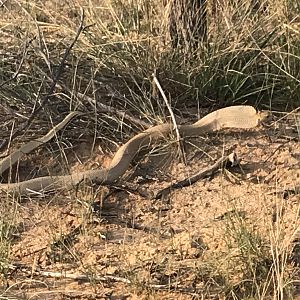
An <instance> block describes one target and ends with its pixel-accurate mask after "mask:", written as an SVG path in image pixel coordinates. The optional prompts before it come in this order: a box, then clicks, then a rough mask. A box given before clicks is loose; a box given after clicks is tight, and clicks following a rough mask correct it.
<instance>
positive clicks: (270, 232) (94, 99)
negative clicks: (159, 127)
mask: <svg viewBox="0 0 300 300" xmlns="http://www.w3.org/2000/svg"><path fill="white" fill-rule="evenodd" d="M167 2H168V1H160V0H89V1H88V0H86V1H85V0H72V1H57V0H51V1H50V0H49V1H45V0H41V1H38V0H26V1H25V0H24V1H14V0H6V1H2V4H1V3H0V22H1V29H0V30H1V34H0V64H1V67H0V78H1V81H0V87H1V88H0V97H1V103H0V121H1V122H0V126H1V132H0V147H1V151H2V156H4V155H6V154H7V153H8V152H10V151H12V149H16V148H17V147H18V146H19V145H21V144H23V143H25V142H27V141H28V140H31V139H33V138H37V137H40V136H42V135H43V134H45V133H46V132H48V130H49V129H50V128H52V127H53V125H54V124H57V123H58V122H59V121H61V120H62V119H63V117H64V116H65V115H67V114H68V113H69V111H73V110H80V111H81V112H83V115H81V116H80V117H78V118H76V119H74V121H72V122H71V124H69V125H68V127H66V129H65V130H63V131H62V132H61V133H59V135H57V136H56V137H55V138H54V139H53V140H52V142H50V143H47V144H46V145H44V146H42V147H41V148H40V149H39V150H37V151H35V152H34V153H32V154H30V155H27V156H26V158H25V159H23V160H22V161H20V162H19V165H18V166H17V167H14V168H12V169H11V170H10V171H9V172H8V173H7V174H3V176H2V177H3V178H2V181H3V182H7V181H12V182H15V181H18V180H24V179H29V178H33V177H36V176H43V175H49V174H66V173H68V172H76V171H78V170H83V169H90V168H96V167H101V166H105V165H106V164H107V162H108V161H109V159H110V157H111V154H112V153H113V152H114V151H115V150H116V148H117V146H118V145H120V144H122V142H124V141H126V140H127V139H128V138H129V137H131V136H133V135H134V134H135V133H137V132H139V131H141V130H143V129H145V127H147V126H150V125H153V124H158V123H160V122H167V121H170V119H169V111H168V109H167V107H166V105H165V102H164V101H163V99H162V97H161V95H160V94H159V93H158V91H157V87H156V86H155V84H154V82H153V78H152V74H153V73H155V74H156V76H157V78H158V79H159V81H160V83H161V85H162V87H163V89H164V91H165V93H166V95H167V97H168V98H169V100H170V102H171V106H172V109H173V113H174V114H175V116H176V119H177V121H178V122H179V123H185V122H191V121H193V120H196V119H198V118H199V117H200V116H203V115H204V114H205V113H206V112H207V111H210V110H213V109H216V108H218V107H223V106H228V105H232V104H245V103H247V104H251V105H254V106H255V107H257V108H260V109H267V110H272V111H274V116H273V119H272V121H270V122H269V123H268V124H267V125H266V126H265V127H263V126H261V127H260V128H258V129H256V130H253V131H250V132H243V133H241V132H238V131H234V132H225V133H224V132H223V133H219V134H214V135H211V136H210V137H208V138H204V137H202V138H200V137H199V138H195V139H191V140H189V141H186V145H185V146H186V147H185V148H186V149H185V151H186V153H185V154H186V155H185V156H186V161H187V165H184V164H183V163H182V161H183V158H182V156H181V154H180V151H178V147H177V146H176V145H175V144H176V143H168V144H167V145H166V144H164V145H160V146H159V147H155V148H154V149H151V153H150V154H151V155H146V159H144V160H143V161H142V164H139V165H138V166H137V167H136V168H135V170H134V172H131V173H130V172H129V174H127V175H128V176H127V179H128V181H129V182H133V181H134V182H135V183H137V182H138V184H139V186H141V187H142V188H143V189H144V190H147V191H148V192H149V191H157V190H159V189H160V188H162V187H165V186H167V185H168V183H170V182H173V181H176V180H178V179H181V178H183V177H185V176H187V175H189V174H193V173H195V172H197V171H198V170H199V169H202V168H204V167H205V166H207V165H210V164H212V163H213V162H214V161H215V160H216V159H217V158H219V157H220V156H221V155H222V154H223V151H224V150H227V149H233V148H235V149H236V151H237V153H238V155H239V156H240V158H241V159H242V165H241V169H237V170H232V172H229V171H224V172H222V173H221V174H218V175H216V176H214V177H213V178H210V179H209V180H204V181H200V182H198V183H196V184H195V185H193V186H191V187H187V188H184V189H182V190H178V191H176V192H173V193H171V195H170V196H169V197H167V198H166V199H163V200H159V201H154V200H151V199H150V197H149V194H147V195H148V196H147V195H144V197H143V196H142V195H140V194H137V193H135V192H134V191H132V190H128V189H126V188H123V189H122V188H121V189H120V188H116V187H114V188H112V187H111V188H108V187H105V188H104V187H102V188H101V187H93V188H91V187H89V186H80V187H79V189H78V190H77V191H75V190H73V191H61V192H59V193H55V194H52V195H47V196H46V197H44V198H39V197H32V198H29V199H18V198H17V197H10V196H8V195H5V194H1V204H0V212H1V218H0V277H1V286H0V299H12V298H13V297H15V298H13V299H136V298H142V299H296V298H297V294H298V293H299V282H300V281H299V264H300V257H299V255H300V252H299V251H300V250H299V247H300V246H299V245H300V242H299V241H300V238H299V225H300V222H299V200H300V198H299V191H298V190H297V189H296V187H297V186H298V189H299V186H300V180H299V169H300V168H299V167H300V161H299V159H300V147H299V136H300V132H299V131H300V129H299V128H300V124H299V122H300V121H299V112H298V114H297V108H298V107H299V103H300V19H299V15H300V2H299V1H296V0H272V1H271V0H261V1H257V2H260V3H261V5H256V6H255V8H253V7H252V6H253V2H254V1H250V0H244V1H238V0H222V1H221V0H216V1H213V0H208V40H207V41H206V42H203V43H202V44H200V45H199V47H198V48H197V49H194V48H189V45H185V46H184V47H179V48H177V49H173V48H172V46H171V41H170V37H169V35H168V7H169V6H168V4H166V3H167ZM83 12H84V13H83ZM81 20H83V28H80V23H81ZM81 29H82V30H81ZM77 33H79V36H78V39H75V37H76V34H77ZM72 42H75V43H74V45H73V46H71V45H72ZM191 49H194V50H191ZM62 62H63V63H62ZM62 66H64V68H63V69H62ZM275 111H277V113H275ZM278 111H281V113H279V112H278ZM286 112H292V113H289V114H288V113H286ZM170 153H175V154H174V155H170ZM178 153H179V154H178ZM159 162H160V163H159ZM161 162H163V163H161ZM145 174H148V175H149V174H150V175H151V176H152V180H148V181H147V180H146V178H145V176H144V175H145ZM132 175H134V176H132ZM138 175H139V176H138ZM143 176H144V177H143ZM153 178H154V179H153ZM274 192H277V193H274ZM47 272H48V273H47ZM66 275H67V276H66ZM67 277H69V278H67Z"/></svg>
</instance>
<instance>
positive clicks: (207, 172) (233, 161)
mask: <svg viewBox="0 0 300 300" xmlns="http://www.w3.org/2000/svg"><path fill="white" fill-rule="evenodd" d="M227 164H230V165H231V166H236V165H237V164H239V159H238V158H237V155H236V153H234V152H233V153H231V154H229V155H227V156H224V157H221V158H220V159H218V160H217V161H216V162H215V163H214V164H213V165H212V166H209V167H207V168H206V169H204V170H201V171H200V172H198V173H197V174H195V175H193V176H190V177H188V178H185V179H183V180H181V181H179V182H176V183H173V184H171V185H169V186H168V187H166V188H164V189H162V190H160V191H159V192H158V193H157V194H156V196H155V199H160V198H161V197H163V196H166V195H168V194H169V193H170V192H171V191H173V190H175V189H180V188H183V187H185V186H190V185H192V184H194V183H195V182H197V181H198V180H200V179H203V178H206V177H209V176H212V175H213V174H214V173H216V172H217V171H218V170H219V169H221V168H223V167H224V166H226V165H227Z"/></svg>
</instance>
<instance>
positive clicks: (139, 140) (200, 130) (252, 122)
mask: <svg viewBox="0 0 300 300" xmlns="http://www.w3.org/2000/svg"><path fill="white" fill-rule="evenodd" d="M77 114H78V113H76V112H72V113H70V114H69V115H68V116H67V117H66V118H65V120H64V121H63V122H61V123H60V124H58V125H57V126H56V127H54V128H53V129H52V130H51V131H50V132H49V133H48V134H47V135H45V136H43V137H42V138H40V139H38V140H35V141H31V142H29V143H27V144H25V145H23V146H22V147H21V148H20V149H19V150H17V151H15V152H14V153H12V154H11V155H9V156H8V157H6V158H5V159H4V160H2V161H0V174H2V173H3V172H4V171H5V170H7V169H8V168H9V167H11V166H12V165H13V164H15V163H16V162H18V161H19V160H20V158H21V156H22V155H23V154H24V153H29V152H30V151H32V149H33V148H35V147H37V146H39V145H42V144H44V143H46V142H47V141H48V140H49V139H50V138H51V137H52V136H54V135H55V133H56V132H57V130H59V129H61V128H62V127H63V126H65V124H66V123H67V122H69V121H70V120H71V119H72V118H73V117H74V116H76V115H77ZM262 118H263V115H262V113H261V112H258V111H256V109H255V108H254V107H253V106H250V105H236V106H229V107H225V108H221V109H218V110H215V111H213V112H211V113H209V114H207V115H206V116H204V117H203V118H201V119H200V120H198V121H196V122H195V123H193V124H184V125H177V124H169V123H163V124H159V125H156V126H153V127H150V128H148V129H146V130H144V131H142V132H140V133H138V134H136V135H135V136H133V137H132V138H131V139H129V140H128V141H127V142H126V143H124V144H123V145H122V146H120V147H119V149H118V150H117V151H116V153H115V155H114V156H113V158H112V160H111V162H110V164H109V166H108V167H107V168H102V169H101V168H100V169H95V170H87V171H83V172H77V173H73V174H68V175H55V176H43V177H37V178H33V179H29V180H25V181H20V182H15V183H1V184H0V190H1V191H4V192H7V193H9V194H15V195H20V196H23V195H28V194H34V193H38V194H43V193H44V192H48V191H57V190H60V189H72V188H74V187H76V186H78V184H80V183H81V182H89V183H93V184H98V185H109V184H113V183H115V182H116V181H118V180H119V179H120V178H121V177H122V176H123V175H124V173H125V172H126V171H127V170H128V168H129V167H130V164H131V162H132V160H133V159H134V157H135V156H136V155H137V154H138V153H139V152H140V150H141V149H142V148H144V147H149V146H150V145H151V144H153V143H155V142H158V141H160V140H162V139H166V138H168V136H170V134H172V133H173V134H174V133H175V132H176V133H178V134H179V135H180V137H182V138H184V137H192V136H201V135H205V134H208V133H211V132H214V131H219V130H222V129H226V128H236V129H250V128H254V127H256V126H257V125H258V124H259V123H260V121H261V120H262Z"/></svg>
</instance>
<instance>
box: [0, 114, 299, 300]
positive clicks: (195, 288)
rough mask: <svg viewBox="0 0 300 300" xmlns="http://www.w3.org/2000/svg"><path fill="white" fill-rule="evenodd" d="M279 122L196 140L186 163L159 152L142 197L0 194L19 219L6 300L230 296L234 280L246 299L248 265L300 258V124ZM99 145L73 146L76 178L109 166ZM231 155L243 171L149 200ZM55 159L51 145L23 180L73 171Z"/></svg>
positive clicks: (138, 171) (142, 180) (128, 193)
mask: <svg viewBox="0 0 300 300" xmlns="http://www.w3.org/2000/svg"><path fill="white" fill-rule="evenodd" d="M269 125H271V126H270V127H263V126H261V127H260V128H257V129H255V130H250V131H246V132H239V131H234V132H232V131H223V132H220V133H217V134H212V135H209V136H207V137H205V138H200V137H199V138H193V139H189V140H188V141H185V143H184V144H183V148H184V153H185V160H186V164H185V163H184V162H183V159H182V155H180V151H178V148H176V145H175V143H172V144H170V143H169V145H167V146H166V145H165V147H161V146H160V147H158V148H157V149H156V150H154V151H152V152H151V155H146V157H145V158H144V159H143V160H142V161H141V162H140V163H139V164H138V166H136V167H135V168H134V172H133V171H129V172H128V174H127V178H128V182H131V183H132V184H134V186H138V187H139V189H138V191H134V190H132V189H131V190H130V189H129V188H126V187H124V188H123V189H120V188H119V189H116V188H108V187H93V188H91V187H88V186H80V187H79V189H78V191H77V192H76V191H64V192H63V191H62V192H59V193H56V194H52V195H49V196H47V197H46V198H44V199H40V198H37V197H32V198H30V199H21V201H19V202H16V201H14V200H12V199H11V198H9V197H7V196H6V195H2V196H1V197H2V203H5V205H4V204H3V208H1V210H2V211H3V209H4V208H5V209H7V207H9V208H10V211H13V212H14V226H13V239H12V241H11V251H10V254H9V259H10V261H11V267H10V268H9V269H8V270H7V272H6V273H7V274H6V275H5V276H3V278H2V279H3V286H4V288H3V292H2V295H3V297H4V296H5V295H6V296H10V297H12V296H15V297H16V299H199V298H201V299H225V298H230V295H228V290H229V289H228V285H229V283H230V286H231V289H230V290H234V288H233V287H235V286H236V287H237V290H236V293H237V295H238V293H239V292H240V291H239V290H238V287H239V286H241V283H242V282H243V281H244V280H246V279H247V276H249V278H252V280H253V270H250V269H249V266H250V264H248V262H247V260H250V258H251V259H252V263H254V262H258V264H257V265H260V267H262V268H263V267H265V268H270V265H271V264H272V261H273V262H274V261H276V257H275V256H276V255H278V256H280V254H282V253H292V250H293V249H294V248H293V247H294V244H295V242H293V241H295V238H296V236H297V232H298V226H299V223H300V222H299V217H298V214H299V200H300V196H299V194H297V193H293V192H292V191H293V189H294V187H295V186H296V185H297V184H298V185H300V144H299V132H297V128H296V125H295V120H293V119H292V118H291V119H290V120H287V119H284V120H282V121H281V122H279V123H276V124H274V123H270V124H269ZM97 143H98V146H100V145H101V142H100V141H97ZM98 146H97V147H95V148H94V149H93V151H92V148H91V144H90V143H88V142H86V143H81V145H77V148H75V149H73V150H72V151H70V150H69V151H68V150H66V151H65V153H66V157H67V158H68V161H69V164H70V166H71V171H72V172H76V171H78V170H83V169H89V168H95V167H99V166H103V165H104V166H105V165H106V164H107V162H108V161H109V159H110V157H109V156H107V155H104V154H103V153H102V151H101V148H100V147H98ZM233 150H234V151H235V152H236V154H237V155H238V157H239V159H240V160H241V163H240V166H238V167H234V168H231V169H227V170H221V171H220V172H218V173H217V174H215V175H213V176H210V177H209V178H206V179H203V180H200V181H198V182H197V183H195V184H193V185H192V186H189V187H185V188H182V189H178V190H176V191H173V192H171V193H170V194H169V195H167V196H165V197H163V199H160V200H153V199H151V195H153V194H155V193H156V192H157V191H158V190H160V189H162V188H164V187H166V186H168V185H169V184H170V183H172V182H176V181H178V180H181V179H183V178H185V177H188V176H190V175H192V174H195V173H197V172H198V171H200V170H202V169H204V168H206V167H208V166H210V165H212V164H213V163H214V162H215V161H216V160H217V159H218V158H219V157H221V156H222V155H223V154H224V153H228V152H231V151H233ZM75 152H76V155H75V154H74V153H75ZM53 157H54V158H53ZM56 158H57V154H56V155H53V152H50V151H49V148H47V147H44V148H42V149H40V150H38V151H36V152H35V153H33V154H31V155H28V157H26V158H25V159H24V161H23V162H21V164H20V167H19V172H20V177H21V179H22V177H23V178H28V177H31V176H36V175H41V174H43V173H48V172H50V173H51V174H54V173H53V172H56V170H59V169H63V168H61V164H60V163H59V161H60V159H59V158H57V159H56ZM37 165H38V166H41V168H40V169H38V170H36V169H37ZM32 170H36V171H35V172H32ZM57 172H59V171H57ZM145 175H147V177H146V176H145ZM288 190H290V192H288ZM276 192H277V193H276ZM12 207H13V209H12ZM272 257H273V258H272ZM290 257H292V256H290ZM290 257H288V258H287V260H289V259H290ZM267 258H270V259H271V262H270V261H269V260H268V259H267ZM259 259H261V261H259ZM293 259H294V260H296V259H297V256H296V255H294V257H293ZM263 264H265V265H264V266H263ZM288 265H291V266H292V263H289V262H287V269H289V267H288ZM247 268H248V269H247ZM256 268H257V266H256ZM290 268H291V269H292V270H295V269H293V268H292V267H290ZM248 271H249V272H248ZM46 272H49V273H46ZM263 272H264V271H263V270H261V271H260V273H263ZM291 272H292V271H291ZM250 274H252V277H251V275H250ZM46 275H48V276H46ZM55 276H56V277H57V278H54V277H55ZM68 276H69V277H72V276H73V278H65V277H68ZM76 276H77V277H78V278H74V277H76ZM80 276H81V277H80ZM257 280H258V279H257ZM278 280H279V279H278ZM253 285H254V283H253ZM243 287H244V288H245V286H244V285H243ZM265 290H268V287H266V288H265ZM294 292H295V295H296V292H297V289H296V288H295V291H294ZM0 295H1V294H0ZM295 297H296V296H295Z"/></svg>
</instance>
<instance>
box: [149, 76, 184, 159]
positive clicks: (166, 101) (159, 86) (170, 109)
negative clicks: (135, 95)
mask: <svg viewBox="0 0 300 300" xmlns="http://www.w3.org/2000/svg"><path fill="white" fill-rule="evenodd" d="M152 76H153V80H154V83H155V84H156V85H157V88H158V90H159V92H160V93H161V95H162V97H163V99H164V101H165V104H166V106H167V108H168V111H169V113H170V116H171V119H172V123H173V126H174V129H175V132H176V138H177V143H178V145H179V148H180V152H181V155H182V158H183V161H184V164H186V159H185V154H184V150H183V147H182V145H181V143H180V133H179V129H178V126H177V123H176V119H175V116H174V113H173V110H172V107H171V105H170V103H169V101H168V99H167V97H166V95H165V93H164V91H163V89H162V87H161V85H160V83H159V81H158V79H157V77H156V76H155V73H153V74H152Z"/></svg>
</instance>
